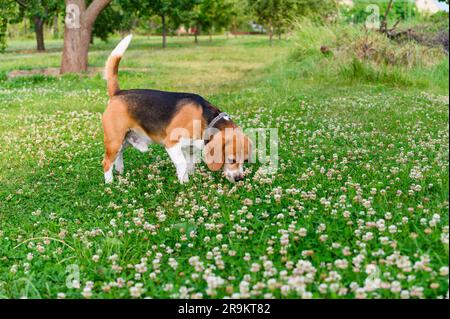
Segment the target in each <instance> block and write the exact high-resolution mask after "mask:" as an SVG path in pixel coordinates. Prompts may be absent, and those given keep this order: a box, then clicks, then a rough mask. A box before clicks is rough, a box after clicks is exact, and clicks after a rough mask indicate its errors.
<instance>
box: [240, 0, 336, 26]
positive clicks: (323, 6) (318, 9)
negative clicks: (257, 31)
mask: <svg viewBox="0 0 450 319" xmlns="http://www.w3.org/2000/svg"><path fill="white" fill-rule="evenodd" d="M247 3H248V6H249V9H250V10H251V12H253V14H254V16H255V17H256V19H257V22H258V23H260V24H262V25H264V26H266V28H267V29H268V32H269V33H273V31H274V29H275V30H276V31H278V32H281V31H283V30H284V29H286V28H288V27H289V26H291V25H292V24H293V22H294V21H295V20H296V19H297V18H299V17H305V16H309V17H320V18H324V17H326V16H328V15H330V14H331V13H333V12H336V10H337V3H336V1H334V0H323V1H316V0H248V2H247Z"/></svg>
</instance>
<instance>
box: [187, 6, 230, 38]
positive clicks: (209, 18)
mask: <svg viewBox="0 0 450 319" xmlns="http://www.w3.org/2000/svg"><path fill="white" fill-rule="evenodd" d="M234 5H235V3H233V2H232V1H230V0H200V1H199V3H198V5H197V6H196V8H195V11H194V16H193V17H192V19H191V21H192V22H193V23H192V24H193V25H195V26H196V27H200V28H201V29H202V30H204V31H209V32H212V30H213V29H215V30H221V29H223V28H226V27H228V26H229V25H230V23H231V21H232V18H233V15H234V14H235V12H236V11H234Z"/></svg>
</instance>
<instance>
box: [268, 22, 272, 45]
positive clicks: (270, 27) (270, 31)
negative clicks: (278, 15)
mask: <svg viewBox="0 0 450 319" xmlns="http://www.w3.org/2000/svg"><path fill="white" fill-rule="evenodd" d="M269 42H270V46H273V26H272V20H270V21H269Z"/></svg>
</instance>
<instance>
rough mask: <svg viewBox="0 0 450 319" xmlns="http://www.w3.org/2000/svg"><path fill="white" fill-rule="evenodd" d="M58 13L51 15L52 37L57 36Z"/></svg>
mask: <svg viewBox="0 0 450 319" xmlns="http://www.w3.org/2000/svg"><path fill="white" fill-rule="evenodd" d="M58 18H59V17H58V14H56V15H55V16H54V17H53V37H54V38H57V37H59V26H58Z"/></svg>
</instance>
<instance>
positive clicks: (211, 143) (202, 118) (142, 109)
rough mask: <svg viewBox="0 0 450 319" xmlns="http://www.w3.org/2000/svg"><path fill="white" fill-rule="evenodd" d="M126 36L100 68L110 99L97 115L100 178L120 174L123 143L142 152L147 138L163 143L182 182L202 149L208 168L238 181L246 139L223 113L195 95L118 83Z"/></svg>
mask: <svg viewBox="0 0 450 319" xmlns="http://www.w3.org/2000/svg"><path fill="white" fill-rule="evenodd" d="M131 38H132V35H129V36H127V37H126V38H124V39H123V40H122V41H121V42H120V43H119V45H118V46H117V47H116V48H115V49H114V51H113V52H112V53H111V55H110V56H109V58H108V60H107V62H106V67H105V77H106V80H107V86H108V94H109V98H110V99H109V103H108V106H107V108H106V111H105V112H104V114H103V118H102V122H103V130H104V143H105V157H104V160H103V169H104V174H105V182H106V183H111V182H112V181H113V168H115V170H116V172H117V173H119V174H122V173H123V171H124V163H123V152H124V150H125V149H126V148H127V147H130V146H131V147H134V148H136V149H138V150H139V151H141V152H147V151H148V149H149V148H148V147H149V145H150V144H152V143H156V144H160V145H162V146H163V147H165V149H166V150H167V153H168V155H169V157H170V159H171V160H172V162H173V163H174V165H175V168H176V172H177V177H178V180H179V181H180V183H182V184H183V183H186V182H188V181H189V175H190V174H193V173H194V170H195V164H196V162H198V161H199V157H198V154H199V153H201V152H203V158H204V161H205V162H206V164H207V166H208V167H209V169H211V170H212V171H219V170H221V169H222V170H223V172H224V175H225V177H226V178H227V179H228V180H229V181H230V182H237V181H240V180H242V179H243V178H244V169H243V166H244V162H245V161H247V160H249V158H250V155H251V141H250V139H249V138H248V137H247V136H246V135H244V133H243V132H242V130H241V129H240V128H239V127H238V126H237V125H236V124H235V123H233V121H232V120H231V119H230V117H229V115H228V114H226V113H223V112H221V111H219V110H218V109H217V108H216V107H214V106H213V105H211V104H210V103H209V102H208V101H206V100H205V99H204V98H202V97H201V96H199V95H196V94H190V93H173V92H163V91H156V90H121V89H120V88H119V82H118V70H119V62H120V60H121V58H122V56H123V54H124V53H125V51H126V49H127V48H128V46H129V44H130V41H131ZM193 153H194V154H193ZM195 154H196V155H197V156H195Z"/></svg>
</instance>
